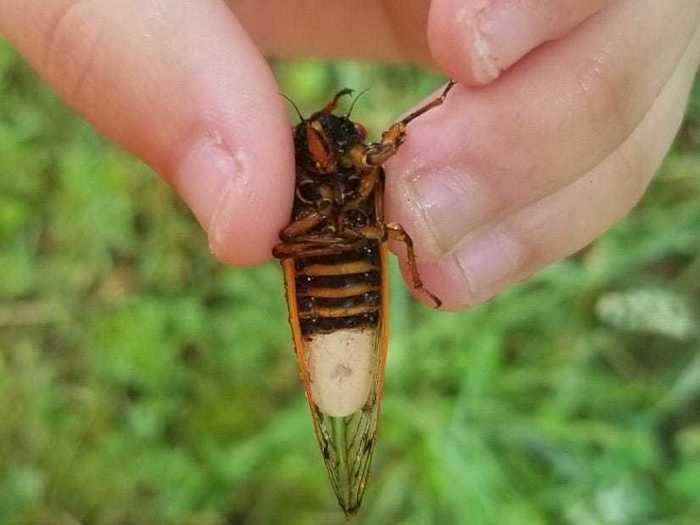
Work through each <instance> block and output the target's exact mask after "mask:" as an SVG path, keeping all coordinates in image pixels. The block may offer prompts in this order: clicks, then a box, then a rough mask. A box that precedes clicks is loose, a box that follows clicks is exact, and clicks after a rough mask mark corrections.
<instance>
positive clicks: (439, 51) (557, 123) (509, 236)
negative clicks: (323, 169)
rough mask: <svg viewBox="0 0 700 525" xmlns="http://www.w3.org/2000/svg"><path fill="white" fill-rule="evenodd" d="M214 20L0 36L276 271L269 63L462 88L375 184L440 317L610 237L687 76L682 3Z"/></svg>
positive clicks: (284, 161)
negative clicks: (303, 62) (423, 73)
mask: <svg viewBox="0 0 700 525" xmlns="http://www.w3.org/2000/svg"><path fill="white" fill-rule="evenodd" d="M229 3H230V4H231V5H230V7H231V8H232V9H230V8H229V7H227V5H226V4H225V3H224V2H222V1H219V0H179V1H177V2H164V1H162V0H123V1H120V2H113V1H110V0H82V1H79V0H3V1H2V2H0V32H1V33H2V34H3V35H4V36H5V37H6V38H7V39H8V40H9V41H10V42H11V43H12V44H13V45H14V46H15V47H16V48H17V49H18V50H19V51H20V52H21V53H22V54H23V55H24V56H25V57H26V58H27V60H29V61H30V62H31V63H32V64H33V65H34V67H35V68H36V70H37V71H38V72H39V74H40V75H41V76H42V77H43V78H44V79H45V80H46V81H47V82H48V83H49V84H50V85H51V86H53V88H54V89H55V90H56V91H57V92H58V93H59V94H60V95H61V96H62V97H63V98H64V99H65V100H66V101H67V102H68V103H69V104H70V105H71V106H73V107H74V108H75V109H76V110H78V111H79V112H80V113H82V114H83V115H84V116H85V117H86V118H87V119H88V120H89V121H90V122H91V123H92V124H93V125H94V126H95V127H96V128H97V129H99V130H100V131H101V132H102V133H104V134H105V135H106V136H108V137H109V138H111V139H112V140H113V141H115V142H116V143H118V144H120V145H122V146H123V147H125V148H126V149H127V150H129V151H131V152H132V153H133V154H134V155H136V156H138V157H140V158H141V159H143V160H144V161H145V162H146V163H148V164H149V165H150V166H152V167H153V169H154V170H155V171H156V172H158V173H159V174H160V175H161V176H162V177H163V178H164V179H165V180H166V181H167V182H168V183H170V184H171V185H172V186H173V188H174V189H175V191H177V192H178V193H179V194H180V196H181V197H182V198H183V200H184V201H185V202H186V203H187V204H188V206H189V207H190V208H191V209H192V211H193V213H194V215H195V216H196V218H197V220H198V221H199V222H200V224H201V225H202V227H203V228H204V230H205V231H206V232H207V234H208V237H209V240H210V245H211V247H212V251H213V253H214V254H215V255H216V256H217V257H218V258H220V259H221V260H222V261H224V262H227V263H230V264H235V265H251V264H258V263H261V262H263V261H265V260H267V259H269V258H270V255H271V249H272V247H273V246H274V245H275V244H276V243H277V242H278V233H279V232H280V230H282V229H283V228H284V227H285V226H286V224H287V223H288V222H289V216H290V207H291V203H292V197H293V183H294V162H293V148H292V137H291V134H290V132H289V122H288V120H287V117H286V115H287V113H286V111H287V110H286V107H285V104H286V102H285V101H284V100H283V99H282V98H281V97H280V96H279V95H278V91H279V89H278V86H277V85H276V83H275V80H274V78H273V76H272V73H271V71H270V68H269V66H268V64H267V62H266V61H265V59H264V56H309V55H314V56H322V57H327V58H333V57H353V58H358V59H388V60H394V61H399V60H405V61H413V62H418V63H421V64H425V65H427V66H430V67H433V68H435V69H437V70H441V71H443V72H444V73H445V74H446V75H447V76H449V77H451V78H453V79H455V80H456V81H457V82H458V84H459V85H458V86H456V87H455V88H454V90H453V91H452V92H451V93H450V96H449V97H448V100H447V101H446V102H445V104H444V105H442V106H440V107H438V108H435V109H434V110H432V111H430V112H429V113H427V114H425V115H424V116H422V117H421V118H420V119H416V120H415V121H414V122H412V123H411V124H410V126H409V128H408V130H407V135H406V141H405V143H404V144H403V145H402V146H401V150H400V152H399V153H398V154H397V155H395V156H394V157H393V158H392V159H391V160H390V161H389V162H388V163H387V164H386V170H387V193H386V208H387V218H388V221H390V222H392V223H400V224H401V225H402V226H403V227H404V228H405V229H406V230H407V231H408V233H409V234H410V235H411V237H412V238H413V242H414V245H415V249H416V252H417V255H418V258H419V265H418V268H419V271H420V275H421V277H422V279H423V282H424V284H425V286H426V288H428V289H430V290H431V291H433V292H434V293H435V294H436V295H437V296H439V297H440V298H441V299H442V301H443V308H448V309H461V308H465V307H468V306H472V305H475V304H478V303H480V302H483V301H485V300H487V299H489V298H490V297H492V296H493V295H494V294H496V293H498V292H499V291H500V290H502V289H504V288H506V287H507V286H509V285H510V284H512V283H514V282H516V281H519V280H522V279H523V278H524V277H527V276H529V275H531V274H532V273H534V272H536V271H537V270H539V269H541V268H542V267H544V266H545V265H547V264H549V263H551V262H553V261H556V260H559V259H561V258H563V257H566V256H567V255H570V254H571V253H573V252H575V251H577V250H579V249H580V248H582V247H584V246H586V245H587V244H588V243H590V242H591V241H592V240H594V239H595V238H596V237H598V236H599V235H601V234H602V233H603V232H605V231H606V230H607V229H608V228H609V227H610V226H611V225H613V224H614V223H616V222H617V221H619V220H621V219H622V218H623V217H624V215H625V214H626V213H627V212H628V211H629V210H630V209H631V208H632V207H633V206H634V205H635V204H636V203H637V202H638V200H639V198H640V197H641V196H642V195H643V193H644V190H645V189H646V187H647V185H648V184H649V182H650V180H651V178H652V177H653V175H654V172H655V171H656V169H657V168H658V166H659V164H660V162H661V160H662V159H663V157H664V155H665V154H666V152H667V150H668V148H669V145H670V143H671V141H672V140H673V137H674V135H675V133H676V131H677V129H678V126H679V125H680V122H681V119H682V116H683V112H684V109H685V103H686V101H687V98H688V92H689V89H690V87H691V85H692V80H693V76H694V74H695V72H696V70H697V67H698V60H699V59H700V37H699V36H698V31H697V29H698V22H699V20H700V1H698V0H673V1H659V0H587V1H585V2H584V1H581V0H432V2H430V1H427V0H410V1H406V0H392V1H389V0H386V1H384V2H380V1H370V0H355V1H354V2H327V1H322V0H305V1H301V0H297V1H287V0H285V1H282V0H276V1H274V0H270V1H268V2H259V1H257V0H243V1H231V2H229ZM433 97H434V95H433ZM423 103H424V102H422V101H416V107H418V106H420V105H422V104H423ZM406 110H407V113H408V112H409V110H410V108H406ZM408 281H409V285H410V284H411V282H412V279H411V278H410V276H409V279H408ZM417 296H418V297H419V298H420V299H422V300H425V301H426V302H427V303H429V304H430V300H429V298H427V297H425V296H423V295H421V294H420V293H418V294H417Z"/></svg>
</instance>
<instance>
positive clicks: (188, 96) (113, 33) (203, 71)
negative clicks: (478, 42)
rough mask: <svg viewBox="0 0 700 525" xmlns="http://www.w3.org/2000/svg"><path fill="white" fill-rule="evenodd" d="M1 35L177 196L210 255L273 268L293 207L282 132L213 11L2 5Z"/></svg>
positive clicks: (232, 33)
mask: <svg viewBox="0 0 700 525" xmlns="http://www.w3.org/2000/svg"><path fill="white" fill-rule="evenodd" d="M0 32H2V33H4V34H5V35H6V36H7V37H8V39H9V40H10V41H11V42H12V43H13V44H14V45H15V46H16V47H17V48H18V49H19V51H20V52H21V53H22V54H23V55H24V56H25V57H26V58H27V59H28V60H29V61H30V62H31V63H32V64H33V65H34V67H35V68H36V69H37V70H38V71H39V72H40V73H41V74H42V75H43V76H44V78H45V79H47V80H48V82H49V83H50V84H51V85H52V86H53V87H54V88H55V89H56V90H57V92H58V93H59V94H60V95H61V96H62V97H63V98H64V99H65V100H66V101H67V102H68V103H69V104H70V105H71V106H73V107H74V108H75V109H77V110H78V111H80V112H81V113H82V114H83V115H84V116H85V117H86V118H87V119H88V120H89V121H90V122H91V123H92V124H94V125H95V127H96V128H97V129H99V130H100V131H102V132H103V133H104V134H105V135H107V136H108V137H110V138H111V139H113V140H114V141H116V142H118V143H120V144H121V145H123V146H124V147H126V148H127V149H128V150H130V151H131V152H133V153H134V154H136V155H137V156H139V157H141V158H142V159H143V160H145V161H146V162H147V163H148V164H149V165H150V166H151V167H153V168H154V169H155V170H156V171H157V172H158V173H159V174H160V175H162V176H163V177H164V178H165V179H166V180H167V181H168V182H170V183H171V184H172V185H173V186H174V187H175V189H176V190H177V191H178V193H179V194H180V195H181V196H182V198H183V199H184V200H185V202H186V203H187V204H188V205H189V207H190V208H191V209H192V211H193V212H194V214H195V216H196V217H197V219H198V220H199V222H200V223H201V224H202V226H203V227H204V228H205V229H206V230H207V231H208V234H209V239H210V245H211V247H212V251H213V252H214V253H215V255H217V256H218V257H219V258H221V259H223V260H225V261H227V262H231V263H235V264H255V263H258V262H261V261H263V260H265V259H267V258H268V257H269V256H270V249H271V247H272V245H273V244H274V243H275V241H276V238H277V232H278V231H279V230H280V229H281V228H282V226H283V225H284V224H285V223H286V222H287V220H288V219H289V213H290V206H291V204H290V203H291V200H292V199H291V197H292V191H293V189H292V188H293V183H294V178H293V161H292V145H291V137H290V133H289V124H288V121H287V117H286V109H285V107H284V105H283V101H282V100H281V98H280V96H279V94H278V92H277V86H276V83H275V81H274V78H273V76H272V74H271V72H270V70H269V67H268V65H267V63H266V62H265V60H264V59H263V57H262V56H261V55H260V54H259V52H258V50H257V49H256V47H255V46H254V45H253V43H252V41H251V40H250V38H249V37H248V35H247V33H246V32H245V30H244V29H243V27H242V26H241V25H240V24H239V23H238V21H237V20H236V18H235V17H234V16H233V14H232V13H231V12H230V11H229V10H228V9H227V8H226V6H225V5H224V4H223V3H222V2H201V1H199V0H182V1H180V2H160V1H156V0H124V1H121V2H87V1H82V2H81V1H76V0H4V1H3V2H2V3H0Z"/></svg>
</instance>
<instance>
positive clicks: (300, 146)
mask: <svg viewBox="0 0 700 525" xmlns="http://www.w3.org/2000/svg"><path fill="white" fill-rule="evenodd" d="M350 93H352V91H351V90H349V89H344V90H342V91H340V92H339V93H338V94H337V95H336V96H335V97H334V98H333V100H331V101H330V102H329V103H328V104H327V105H326V106H325V107H324V108H323V109H322V110H320V111H317V112H316V113H314V114H313V115H311V117H309V118H308V119H305V120H302V122H300V123H299V124H298V125H297V126H296V128H295V130H294V146H295V150H296V155H297V162H300V163H301V164H302V165H304V166H305V167H306V168H308V169H312V170H314V171H316V172H317V173H319V174H328V173H335V172H337V171H338V165H345V164H347V161H346V158H345V157H346V156H347V153H348V152H349V151H350V149H351V148H352V147H353V146H356V145H357V144H362V143H363V142H364V141H365V139H366V138H367V131H366V130H365V128H364V126H363V125H362V124H358V123H356V122H353V121H352V120H350V117H349V116H347V115H334V114H333V111H334V110H335V108H336V107H337V104H338V99H340V97H342V96H343V95H349V94H350Z"/></svg>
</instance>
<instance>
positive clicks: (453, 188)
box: [387, 0, 700, 259]
mask: <svg viewBox="0 0 700 525" xmlns="http://www.w3.org/2000/svg"><path fill="white" fill-rule="evenodd" d="M699 7H700V6H699V5H698V3H697V2H695V1H694V0H679V1H677V2H673V3H667V2H656V1H655V0H627V1H625V2H622V3H620V4H616V5H614V6H611V7H609V8H608V9H606V10H605V11H603V12H601V13H600V14H599V15H596V16H595V17H593V18H591V19H590V20H589V21H588V22H586V23H585V24H583V25H582V26H581V27H580V28H578V29H577V30H576V31H575V32H574V33H573V34H571V35H570V36H569V37H568V38H566V39H563V40H560V41H557V42H554V43H552V44H550V45H548V46H545V47H544V48H541V49H539V50H538V51H537V52H535V53H533V54H532V55H530V56H528V57H526V58H525V59H523V60H522V61H521V63H520V64H519V65H518V66H517V67H515V68H513V69H512V70H510V71H509V72H508V74H506V75H504V76H503V77H502V78H501V79H500V80H499V81H498V82H496V83H494V84H491V85H489V86H487V87H484V88H480V89H478V90H468V89H461V90H460V89H459V87H457V88H455V89H454V90H453V91H452V93H451V94H450V96H449V97H448V98H447V100H446V102H445V104H444V105H443V106H441V107H440V108H437V109H435V110H434V111H432V112H430V113H428V114H426V115H425V116H423V117H421V119H418V120H416V121H415V122H414V123H412V127H411V128H410V129H409V132H408V134H407V141H406V143H405V144H404V146H403V149H402V151H401V154H400V155H397V157H396V158H395V159H392V161H391V162H390V163H389V165H388V166H387V169H388V176H387V184H388V188H387V189H388V191H387V212H388V213H387V214H388V216H389V218H390V219H391V220H392V221H395V222H398V223H400V224H402V225H403V226H404V228H406V230H407V231H408V232H409V233H410V234H411V235H412V237H413V239H414V242H415V244H416V250H417V252H418V253H419V256H420V257H423V258H424V259H425V258H430V257H432V258H435V257H436V256H439V255H440V254H442V253H447V252H449V251H450V250H451V249H452V248H453V247H454V246H455V245H456V244H457V243H458V242H459V241H460V240H461V239H462V238H463V237H464V236H465V235H467V234H469V233H470V232H472V231H474V230H476V229H477V228H480V227H481V226H483V225H484V224H486V223H490V222H493V221H495V220H497V219H498V218H499V217H502V216H505V215H507V214H510V213H512V212H513V211H514V210H517V209H520V208H522V207H524V206H526V205H527V204H528V203H531V202H534V201H536V200H538V199H541V198H542V197H544V196H545V195H548V194H551V193H553V192H555V191H557V190H558V189H560V188H562V187H564V186H566V185H567V184H569V183H571V182H572V181H574V180H575V179H577V178H579V177H581V176H583V175H584V174H585V173H587V172H588V171H590V170H591V169H592V168H593V167H594V166H596V165H597V164H598V163H600V162H601V161H602V160H603V159H604V158H605V157H606V156H608V155H609V154H610V153H611V152H612V151H614V150H615V149H616V148H617V147H619V145H620V144H621V143H622V142H623V141H624V140H625V139H626V138H627V137H628V136H629V134H630V133H631V132H632V131H633V130H634V128H635V127H636V126H637V125H638V123H639V121H640V120H641V119H642V118H643V116H644V115H645V114H646V112H647V111H648V109H649V107H650V106H651V104H652V103H653V101H654V99H655V98H656V97H657V96H658V93H659V91H660V90H661V89H662V87H663V85H664V83H665V82H666V81H667V79H668V78H669V76H670V74H671V72H672V71H673V70H674V68H675V67H676V65H677V63H678V60H679V59H680V57H681V56H682V54H683V52H684V50H685V49H686V48H687V45H688V42H689V40H690V38H691V34H692V31H693V30H694V28H695V27H696V25H697V19H698V10H699ZM630 20H633V21H634V23H629V21H630ZM659 20H663V21H664V23H659Z"/></svg>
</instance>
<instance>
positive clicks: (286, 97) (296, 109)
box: [280, 93, 306, 122]
mask: <svg viewBox="0 0 700 525" xmlns="http://www.w3.org/2000/svg"><path fill="white" fill-rule="evenodd" d="M280 95H282V96H283V97H284V98H285V99H286V100H287V102H289V103H290V104H291V105H292V107H293V108H294V110H295V111H296V112H297V115H299V120H300V121H301V122H304V121H305V120H306V119H305V118H304V117H303V115H302V114H301V111H299V108H298V107H297V105H296V104H295V103H294V101H293V100H292V99H291V98H289V97H288V96H287V95H285V94H284V93H280Z"/></svg>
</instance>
